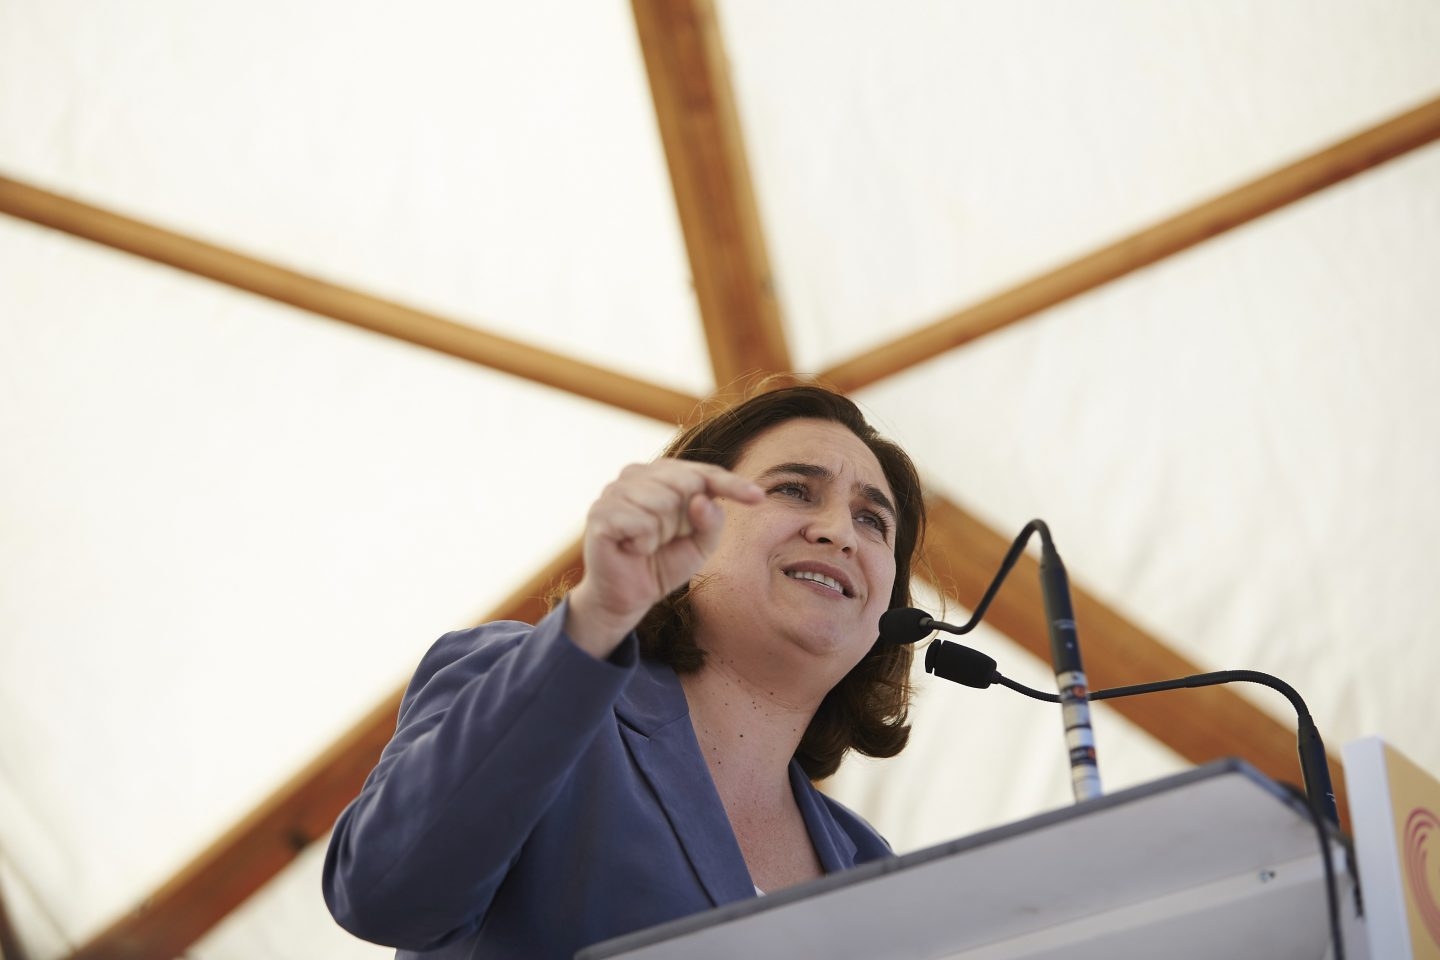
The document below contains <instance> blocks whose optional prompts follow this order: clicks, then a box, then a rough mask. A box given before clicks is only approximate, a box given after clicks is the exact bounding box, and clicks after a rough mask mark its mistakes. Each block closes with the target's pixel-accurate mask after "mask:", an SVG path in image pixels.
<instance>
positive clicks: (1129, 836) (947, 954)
mask: <svg viewBox="0 0 1440 960" xmlns="http://www.w3.org/2000/svg"><path fill="white" fill-rule="evenodd" d="M1326 842H1327V843H1329V845H1330V848H1331V851H1332V854H1333V856H1332V860H1333V863H1334V867H1335V875H1336V883H1337V887H1338V890H1339V897H1340V900H1339V906H1340V914H1341V922H1342V928H1343V930H1344V936H1345V954H1346V957H1347V960H1366V958H1368V957H1369V953H1368V950H1367V947H1366V944H1365V937H1364V931H1363V926H1362V922H1361V919H1360V916H1359V910H1358V908H1357V897H1356V880H1355V875H1354V869H1353V865H1352V864H1353V859H1352V857H1351V856H1350V852H1349V850H1348V848H1347V846H1346V844H1345V842H1344V840H1343V838H1342V837H1340V836H1339V834H1338V832H1336V831H1327V832H1326ZM1328 956H1330V932H1329V921H1328V912H1327V901H1326V894H1325V875H1324V871H1323V866H1322V861H1321V856H1320V836H1319V833H1318V832H1317V830H1316V827H1315V824H1314V822H1313V821H1312V819H1311V818H1310V815H1309V812H1308V811H1307V809H1306V808H1305V805H1304V803H1303V801H1301V800H1300V799H1299V798H1298V797H1296V796H1295V795H1293V794H1292V793H1291V792H1290V791H1289V790H1287V789H1285V788H1283V787H1281V786H1279V785H1277V784H1276V783H1274V782H1273V781H1271V780H1269V779H1267V778H1266V777H1264V776H1262V775H1261V774H1260V773H1258V772H1257V771H1255V770H1254V769H1253V768H1252V767H1250V766H1249V765H1247V764H1245V763H1244V762H1242V761H1239V760H1225V761H1220V762H1217V763H1213V764H1209V765H1207V766H1204V767H1199V768H1196V769H1194V770H1190V771H1186V772H1185V773H1182V774H1178V775H1176V776H1174V777H1169V778H1166V779H1164V780H1159V781H1156V782H1154V783H1149V784H1145V785H1143V786H1139V787H1135V788H1133V789H1130V790H1125V791H1120V792H1117V793H1114V794H1111V795H1109V796H1106V797H1101V798H1099V799H1096V800H1090V801H1086V802H1085V803H1082V804H1077V805H1076V806H1074V807H1070V808H1067V809H1064V810H1057V811H1054V812H1051V813H1046V814H1042V815H1040V816H1037V817H1033V818H1030V819H1028V820H1024V821H1020V822H1018V823H1014V824H1009V825H1007V826H1004V827H999V828H996V829H994V830H987V831H985V832H983V833H978V834H975V835H973V836H969V837H962V838H960V839H958V840H954V841H952V842H950V843H945V844H941V845H940V846H936V847H931V848H929V849H927V850H920V851H917V852H915V853H911V854H907V855H905V856H902V857H895V858H892V859H889V860H884V861H879V862H875V863H869V864H865V865H863V866H861V867H857V868H856V869H854V870H850V871H847V872H845V873H842V874H835V875H832V876H828V877H823V878H821V879H819V880H816V881H814V882H812V883H807V884H803V885H800V886H797V887H793V888H790V889H788V890H782V891H780V892H779V893H776V894H772V895H770V896H766V897H759V898H756V899H755V900H748V901H744V902H742V903H735V904H730V905H727V906H725V907H721V908H718V909H716V910H711V911H708V912H706V913H702V914H697V915H695V916H692V917H686V918H683V919H680V920H676V921H674V922H671V923H667V924H663V925H661V926H658V927H654V928H652V929H649V930H642V931H639V932H637V933H633V934H630V935H627V936H624V937H620V938H617V939H614V940H609V941H606V942H605V943H601V944H596V945H594V946H591V947H587V948H586V949H584V950H582V951H580V953H578V954H577V955H576V958H577V960H660V958H676V957H680V958H684V960H797V958H806V960H809V958H826V960H890V958H894V960H901V958H904V960H942V958H945V960H948V958H954V960H961V958H963V960H982V958H983V960H1001V958H1006V960H1011V958H1026V960H1041V958H1046V960H1060V958H1062V957H1063V958H1065V960H1117V958H1146V960H1153V958H1160V960H1201V958H1204V960H1214V958H1227V960H1230V958H1255V960H1322V958H1326V957H1328ZM1376 960H1379V958H1376Z"/></svg>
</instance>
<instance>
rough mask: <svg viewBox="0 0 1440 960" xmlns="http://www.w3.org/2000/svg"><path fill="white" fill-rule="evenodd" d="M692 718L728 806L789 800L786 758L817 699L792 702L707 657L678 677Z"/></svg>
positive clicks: (764, 804)
mask: <svg viewBox="0 0 1440 960" xmlns="http://www.w3.org/2000/svg"><path fill="white" fill-rule="evenodd" d="M680 684H681V687H682V688H683V689H684V691H685V699H686V701H687V702H688V703H689V707H690V722H691V724H692V725H693V726H694V728H695V737H696V739H697V740H698V741H699V742H700V749H701V751H702V752H703V753H704V755H705V762H706V764H707V765H708V766H709V768H710V775H711V777H712V778H714V780H715V785H716V787H717V788H718V789H719V790H720V793H721V796H722V798H723V799H725V801H726V806H727V807H729V806H730V804H731V803H732V802H735V803H739V804H743V805H746V806H750V805H752V804H754V805H761V806H769V805H772V804H773V805H779V804H783V803H786V802H793V801H792V795H791V791H790V779H789V767H790V758H791V757H793V756H794V755H795V750H796V749H797V748H798V747H799V746H800V739H801V738H802V737H803V736H804V735H805V729H806V728H807V727H808V726H809V725H810V720H811V718H812V717H813V716H814V715H815V709H816V707H817V706H818V704H815V703H807V702H795V701H792V700H789V699H787V698H786V696H785V692H784V691H780V690H773V689H767V686H772V685H768V684H765V683H763V682H762V683H757V682H755V680H754V679H753V678H749V677H746V676H745V675H744V674H742V673H740V672H739V671H736V670H734V669H731V668H730V666H729V665H728V664H727V663H725V662H724V661H723V660H720V659H719V658H714V657H712V658H709V659H708V660H707V661H706V664H705V666H703V667H701V668H700V670H698V671H696V672H695V673H689V674H684V675H682V676H681V678H680Z"/></svg>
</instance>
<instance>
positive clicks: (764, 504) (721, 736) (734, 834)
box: [324, 386, 924, 958]
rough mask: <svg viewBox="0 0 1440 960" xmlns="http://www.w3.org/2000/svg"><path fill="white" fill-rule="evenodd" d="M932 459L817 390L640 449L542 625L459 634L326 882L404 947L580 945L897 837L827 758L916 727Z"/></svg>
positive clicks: (830, 866)
mask: <svg viewBox="0 0 1440 960" xmlns="http://www.w3.org/2000/svg"><path fill="white" fill-rule="evenodd" d="M923 526H924V506H923V502H922V498H921V490H920V484H919V481H918V478H917V476H916V473H915V469H914V466H913V465H912V464H911V462H910V460H909V458H908V457H907V456H906V455H905V454H904V452H903V451H901V450H900V449H899V448H898V447H897V446H895V445H894V444H892V443H890V442H889V441H886V440H884V439H883V438H881V437H879V436H878V435H877V434H876V433H875V431H874V430H873V429H872V428H871V427H870V425H869V424H868V423H866V422H865V420H864V418H863V416H862V415H861V414H860V412H859V410H858V409H857V408H856V407H855V406H854V405H853V404H852V403H851V402H850V401H849V400H847V399H845V398H844V397H842V396H839V395H838V394H834V393H831V392H829V391H827V390H824V389H821V388H819V387H815V386H799V387H790V388H787V389H782V390H777V391H773V392H768V393H762V394H760V395H758V396H755V397H752V398H751V399H749V400H747V401H746V402H745V403H742V404H740V405H739V406H737V407H735V408H733V409H730V410H727V411H724V412H722V413H720V414H718V415H716V416H714V417H711V418H709V419H707V420H705V421H704V422H702V423H700V424H698V425H697V426H695V427H692V428H690V429H689V430H687V431H685V432H684V433H682V434H681V435H680V436H679V437H678V438H676V440H675V441H674V442H673V443H672V444H671V446H670V448H669V449H668V450H667V451H666V456H665V457H663V458H661V459H659V460H657V461H655V462H654V463H651V464H646V465H642V466H632V467H627V468H626V469H625V471H623V472H622V473H621V475H620V477H619V478H618V479H617V480H616V481H615V482H614V483H612V484H610V486H608V487H607V488H606V489H605V491H604V492H603V493H602V494H601V495H600V498H599V499H598V500H597V501H596V502H595V504H594V505H593V506H592V507H591V509H590V512H589V515H588V517H587V521H586V527H585V540H584V557H585V573H584V576H583V577H582V579H581V580H580V582H579V584H577V585H576V586H575V588H574V589H573V590H571V591H570V593H569V595H568V596H567V597H566V598H565V599H564V600H563V601H562V602H561V603H560V604H559V605H558V606H557V607H556V608H555V609H554V610H552V611H551V613H550V614H549V615H547V616H546V617H545V618H544V619H542V620H541V621H540V623H539V624H537V625H535V626H533V627H532V626H530V625H529V624H521V623H492V624H486V625H484V626H482V627H478V628H475V629H472V630H465V631H460V632H457V633H452V634H449V635H447V636H445V637H443V638H441V639H440V641H439V642H437V643H436V645H435V646H434V647H433V648H432V649H431V650H430V652H429V653H428V654H427V655H426V657H425V659H424V660H423V661H422V663H421V665H420V668H419V670H418V671H417V672H416V674H415V677H414V679H413V680H412V681H411V684H410V687H409V689H408V690H407V692H406V695H405V699H404V701H403V702H402V705H401V710H400V718H399V724H398V728H397V730H396V733H395V737H394V739H392V740H391V742H390V744H389V745H388V746H387V747H386V749H385V752H384V754H383V755H382V756H381V759H380V762H379V764H378V765H377V766H376V768H375V770H374V772H372V773H371V775H370V777H369V779H368V780H367V781H366V784H365V787H364V789H363V790H362V792H361V794H360V796H359V797H358V798H356V800H355V801H354V802H353V803H352V804H351V805H350V806H349V807H348V808H347V809H346V810H345V812H344V813H342V814H341V816H340V819H339V821H338V822H337V823H336V827H335V832H334V834H333V836H332V838H331V841H330V849H329V851H328V854H327V857H326V861H325V877H324V889H325V897H326V902H327V903H328V904H329V906H330V909H331V912H332V913H333V914H334V915H335V917H336V919H337V920H338V921H339V922H340V924H341V925H342V926H344V927H345V928H346V929H348V930H350V931H351V932H352V933H355V934H356V935H357V936H360V937H363V938H365V939H368V940H373V941H376V942H378V943H386V944H392V945H395V946H398V947H401V948H402V949H401V951H400V953H399V954H398V956H400V957H425V958H460V957H465V958H490V957H525V958H548V957H567V958H568V957H570V956H572V955H573V954H574V952H575V951H576V950H578V949H579V948H581V947H583V946H585V945H587V944H590V943H594V942H597V941H600V940H604V939H608V938H610V937H613V936H618V935H620V934H622V933H627V932H630V931H633V930H637V929H640V928H643V927H648V926H652V925H654V924H657V923H661V922H664V921H666V920H671V919H674V918H675V917H679V916H684V915H686V914H690V913H695V912H698V911H701V910H705V909H708V908H710V907H714V906H718V905H720V904H724V903H728V902H732V901H734V900H738V899H741V898H744V897H750V896H755V895H757V894H758V893H762V892H764V891H772V890H776V889H780V888H782V887H786V886H789V885H791V884H795V883H800V882H803V881H806V880H810V879H813V878H815V877H818V876H820V875H822V874H824V873H828V872H834V871H836V870H842V869H845V868H847V867H851V866H854V865H855V864H858V863H862V862H865V861H868V860H873V859H876V858H878V857H883V856H886V855H888V854H889V847H888V846H887V845H886V843H885V841H884V840H883V839H882V838H881V837H880V836H879V835H878V834H877V833H875V832H874V830H872V829H871V828H870V827H869V825H868V824H866V823H865V822H864V821H863V820H861V819H860V818H859V817H857V816H856V815H855V814H853V813H851V812H850V811H848V810H846V809H845V808H844V807H843V806H841V805H840V804H838V803H836V802H835V801H833V800H830V799H829V798H827V797H824V796H823V795H822V794H820V793H819V792H818V791H817V790H815V788H814V787H813V785H812V783H811V781H812V780H815V779H821V778H824V777H826V776H829V775H830V774H831V773H833V772H834V771H835V769H836V767H837V766H838V765H839V762H840V759H841V757H842V756H843V755H844V754H845V753H846V752H847V751H848V750H850V749H852V748H853V749H856V750H859V751H860V752H862V753H865V754H868V755H871V756H877V757H888V756H893V755H895V754H896V753H898V752H899V751H900V750H901V749H902V748H903V747H904V745H905V741H906V738H907V737H908V735H909V727H908V725H907V724H906V723H905V716H906V708H907V704H908V696H909V687H908V682H907V678H908V672H909V665H910V650H909V648H907V647H896V646H890V645H886V644H878V643H877V642H876V637H877V636H878V629H879V627H878V624H879V618H880V614H882V613H883V612H884V611H885V610H887V609H889V608H890V607H894V606H904V605H907V604H908V602H909V584H910V564H911V561H912V559H913V557H914V555H915V553H916V550H917V548H918V544H919V539H920V536H921V533H922V530H923Z"/></svg>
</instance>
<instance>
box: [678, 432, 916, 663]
mask: <svg viewBox="0 0 1440 960" xmlns="http://www.w3.org/2000/svg"><path fill="white" fill-rule="evenodd" d="M733 469H734V471H735V472H736V473H738V474H740V475H741V476H744V477H747V478H748V479H750V480H753V481H755V482H756V483H757V484H759V485H760V487H761V488H762V489H763V490H764V491H765V499H764V500H763V501H762V502H760V503H759V504H755V505H745V504H737V503H731V502H723V506H724V507H725V528H724V532H723V535H722V538H721V541H720V546H719V548H718V549H717V550H716V552H715V553H714V554H712V555H711V557H710V559H709V560H708V561H707V562H706V564H705V566H704V567H703V568H702V569H701V570H700V573H699V574H698V575H697V579H696V586H695V588H694V589H692V591H691V594H690V598H691V603H692V609H693V611H694V613H695V616H696V640H697V642H698V643H699V644H700V646H701V647H702V648H704V649H706V650H707V651H708V652H710V653H711V654H712V655H717V656H720V657H721V658H730V657H744V658H759V661H760V663H761V664H762V665H764V664H765V663H769V664H770V665H775V666H778V665H781V664H787V663H793V661H794V660H795V659H796V655H797V652H799V653H802V654H805V655H808V656H810V657H812V658H818V659H819V660H821V661H824V662H825V664H826V665H827V668H826V669H825V670H824V674H825V675H827V676H830V675H831V674H832V671H831V670H830V669H829V667H830V666H833V667H834V671H833V678H832V680H831V682H832V683H833V682H836V681H838V680H839V679H840V677H842V676H844V675H845V673H847V672H848V671H849V670H850V668H851V667H853V666H854V665H855V664H856V663H858V662H859V660H860V658H861V657H863V656H864V655H865V653H866V652H867V651H868V650H869V649H870V647H871V646H872V645H873V644H874V642H875V638H876V636H877V635H878V633H879V623H880V614H882V613H884V612H885V610H886V609H887V608H888V607H889V605H890V594H891V591H892V590H893V589H894V585H895V524H896V515H895V508H894V505H893V504H894V499H895V495H894V493H893V491H891V489H890V485H889V483H888V482H886V480H885V473H884V471H883V470H882V469H881V467H880V462H879V461H878V460H877V459H876V458H875V455H874V454H873V453H871V452H870V449H869V448H868V447H866V446H865V444H864V443H863V442H862V441H861V440H860V438H859V437H857V436H855V434H853V433H851V432H850V430H849V429H848V428H846V427H844V426H842V425H841V424H838V423H834V422H832V421H829V420H811V419H803V420H787V421H785V422H784V423H781V424H778V425H776V426H774V427H771V428H770V429H768V430H766V431H765V432H763V433H761V434H759V435H758V436H757V437H755V439H753V440H752V441H751V442H750V445H749V446H748V447H747V448H746V450H745V452H744V454H743V455H742V456H741V457H740V460H739V462H737V463H736V464H735V466H734V468H733Z"/></svg>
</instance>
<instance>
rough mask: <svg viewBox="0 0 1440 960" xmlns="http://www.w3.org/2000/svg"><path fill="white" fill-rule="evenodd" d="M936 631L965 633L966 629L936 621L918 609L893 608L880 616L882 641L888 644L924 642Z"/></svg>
mask: <svg viewBox="0 0 1440 960" xmlns="http://www.w3.org/2000/svg"><path fill="white" fill-rule="evenodd" d="M936 630H944V631H947V632H948V633H964V632H965V628H964V627H957V626H955V625H954V624H950V623H945V622H944V621H943V620H936V619H935V618H934V617H932V616H930V614H928V613H926V612H925V611H924V610H921V609H919V608H918V607H892V608H891V609H889V610H886V611H885V612H884V613H882V614H880V639H881V640H884V641H885V642H886V643H895V644H906V643H914V642H915V641H916V640H924V639H925V638H926V637H928V636H930V634H932V633H934V632H935V631H936Z"/></svg>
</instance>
